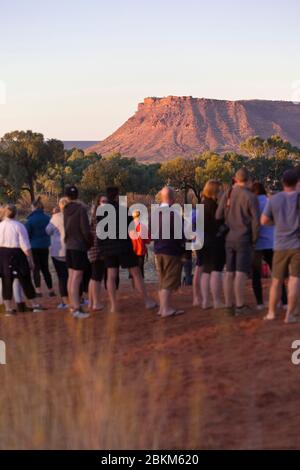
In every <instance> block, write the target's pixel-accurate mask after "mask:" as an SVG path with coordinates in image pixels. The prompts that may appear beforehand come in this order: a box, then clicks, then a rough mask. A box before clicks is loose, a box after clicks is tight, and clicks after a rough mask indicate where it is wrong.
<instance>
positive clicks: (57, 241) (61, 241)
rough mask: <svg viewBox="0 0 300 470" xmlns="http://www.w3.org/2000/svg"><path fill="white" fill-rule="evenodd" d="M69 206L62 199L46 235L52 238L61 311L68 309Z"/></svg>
mask: <svg viewBox="0 0 300 470" xmlns="http://www.w3.org/2000/svg"><path fill="white" fill-rule="evenodd" d="M66 204H68V199H67V198H66V197H62V198H61V199H60V201H59V212H56V213H54V214H53V215H52V218H51V220H50V222H49V224H48V225H47V227H46V233H47V234H48V235H50V237H51V245H50V255H51V257H52V262H53V265H54V268H55V271H56V274H57V277H58V284H59V293H60V296H61V299H62V301H61V303H60V304H59V305H58V306H57V308H59V309H65V308H68V307H69V305H68V303H69V300H68V288H67V286H68V268H67V263H66V245H65V227H64V213H63V210H64V207H65V206H66Z"/></svg>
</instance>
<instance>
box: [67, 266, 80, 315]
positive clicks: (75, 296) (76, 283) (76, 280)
mask: <svg viewBox="0 0 300 470" xmlns="http://www.w3.org/2000/svg"><path fill="white" fill-rule="evenodd" d="M70 271H72V277H71V281H70V284H69V283H68V289H69V297H70V300H71V305H72V307H73V309H74V310H75V311H77V310H80V285H81V282H82V278H83V271H77V270H74V269H71V270H70Z"/></svg>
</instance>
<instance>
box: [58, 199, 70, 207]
mask: <svg viewBox="0 0 300 470" xmlns="http://www.w3.org/2000/svg"><path fill="white" fill-rule="evenodd" d="M67 204H69V199H68V198H67V197H61V198H60V200H59V201H58V205H59V208H60V209H61V210H63V209H64V208H65V207H66V205H67Z"/></svg>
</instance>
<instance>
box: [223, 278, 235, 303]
mask: <svg viewBox="0 0 300 470" xmlns="http://www.w3.org/2000/svg"><path fill="white" fill-rule="evenodd" d="M233 281H234V272H230V271H227V272H226V274H225V277H224V295H225V304H226V307H228V308H231V307H232V306H233V285H234V282H233Z"/></svg>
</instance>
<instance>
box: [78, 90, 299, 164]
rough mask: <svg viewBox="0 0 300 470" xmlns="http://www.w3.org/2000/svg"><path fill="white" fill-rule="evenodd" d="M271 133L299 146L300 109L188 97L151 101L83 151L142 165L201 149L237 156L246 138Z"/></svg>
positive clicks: (283, 104) (275, 103)
mask: <svg viewBox="0 0 300 470" xmlns="http://www.w3.org/2000/svg"><path fill="white" fill-rule="evenodd" d="M274 134H278V135H280V136H281V137H282V138H283V139H285V140H288V141H289V142H291V144H292V145H295V146H297V147H299V146H300V106H299V105H298V106H297V105H295V104H294V103H292V102H280V101H266V100H239V101H226V100H218V99H210V98H194V97H192V96H172V95H171V96H166V97H161V98H159V97H155V96H152V97H151V96H150V97H147V98H145V99H144V101H143V102H142V103H140V104H139V105H138V109H137V111H136V112H135V114H134V115H133V116H132V117H131V118H129V119H128V120H127V121H126V122H125V123H124V124H123V125H122V126H121V127H120V128H119V129H117V130H116V131H115V132H114V133H113V134H112V135H110V136H109V137H107V138H106V139H105V140H103V141H102V142H99V143H98V144H96V145H93V146H92V147H90V148H89V149H87V150H86V152H88V151H95V152H98V153H101V154H102V155H104V156H105V155H110V154H112V153H116V152H120V153H121V154H122V155H123V156H126V157H135V158H138V159H140V160H143V161H148V162H155V161H164V160H166V159H170V158H174V157H177V156H179V155H182V156H186V157H189V156H192V155H195V154H199V153H201V152H203V151H205V150H212V151H216V152H220V153H223V152H227V151H231V150H233V151H237V152H239V151H240V144H241V142H242V141H243V140H245V139H246V138H247V137H250V136H254V135H260V136H261V137H263V138H268V137H270V136H272V135H274Z"/></svg>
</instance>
